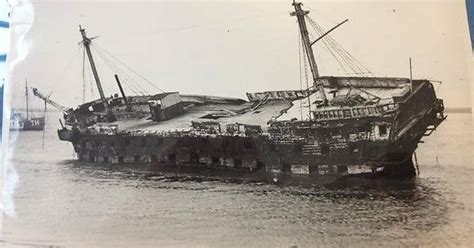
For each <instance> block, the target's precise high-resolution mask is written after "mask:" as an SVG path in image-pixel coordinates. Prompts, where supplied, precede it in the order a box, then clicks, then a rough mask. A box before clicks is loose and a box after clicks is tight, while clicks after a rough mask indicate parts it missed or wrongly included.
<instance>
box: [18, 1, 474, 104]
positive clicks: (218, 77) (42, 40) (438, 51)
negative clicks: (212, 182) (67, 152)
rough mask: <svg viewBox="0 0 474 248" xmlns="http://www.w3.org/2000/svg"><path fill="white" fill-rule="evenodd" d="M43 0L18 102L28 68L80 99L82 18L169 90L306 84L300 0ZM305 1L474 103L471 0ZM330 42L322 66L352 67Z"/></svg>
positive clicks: (33, 78) (391, 65) (395, 69)
mask: <svg viewBox="0 0 474 248" xmlns="http://www.w3.org/2000/svg"><path fill="white" fill-rule="evenodd" d="M33 7H34V18H32V19H34V21H33V25H32V28H31V30H30V31H29V33H28V34H27V35H26V37H25V38H26V41H27V42H28V43H27V44H29V47H30V50H29V53H28V55H27V56H26V58H25V60H24V61H22V62H20V63H19V64H18V66H17V67H16V68H14V70H13V75H12V77H11V80H12V82H13V83H14V84H15V85H16V87H15V90H14V92H13V106H14V107H19V106H20V107H21V106H23V104H24V103H23V98H24V92H23V90H24V81H25V79H26V78H27V79H28V81H29V82H30V85H31V86H35V87H38V88H39V89H40V90H41V91H43V92H45V93H49V92H51V91H53V94H52V99H54V100H56V101H57V102H59V103H62V104H64V105H67V106H70V107H76V106H77V105H78V104H80V103H82V88H83V80H82V50H81V49H82V48H80V47H79V45H78V42H79V41H80V40H81V36H80V33H79V31H78V29H79V28H78V26H79V24H81V25H82V26H83V27H85V28H86V29H87V33H88V35H89V36H91V37H93V36H100V37H98V38H97V39H95V40H94V41H93V44H96V45H98V46H99V48H98V49H100V50H101V51H103V49H105V50H106V51H108V52H110V53H111V54H112V55H113V56H115V57H116V58H118V59H119V60H121V61H123V62H125V63H126V64H127V65H128V66H130V67H131V68H133V69H134V70H135V71H137V72H139V73H140V74H141V75H143V76H145V77H146V78H147V79H149V80H151V81H153V82H154V83H155V84H156V85H157V86H158V87H159V88H162V89H164V90H166V91H179V92H181V93H182V94H209V95H221V96H231V97H241V98H244V99H246V98H245V92H253V91H266V90H283V89H299V88H300V85H299V73H298V70H299V69H298V68H299V64H298V33H297V32H298V30H297V24H296V19H295V17H291V16H289V13H290V12H291V11H292V8H293V7H292V6H291V1H278V2H269V1H266V2H263V1H255V2H254V1H246V2H231V1H225V2H224V1H215V2H203V1H200V2H194V3H193V2H186V1H181V2H151V1H148V2H136V1H133V2H132V1H129V2H127V1H120V2H114V1H107V2H99V1H89V2H84V1H82V2H81V1H77V2H72V1H68V2H46V1H34V2H33ZM303 7H304V8H305V9H308V10H310V12H311V13H310V16H311V17H312V19H314V20H315V21H316V22H318V24H319V25H320V26H323V27H324V28H325V29H326V30H327V29H329V28H331V27H332V26H334V25H335V24H337V23H338V22H340V21H343V20H344V19H346V18H347V19H349V20H350V21H349V22H348V23H346V24H344V25H343V26H341V27H340V28H338V29H337V30H336V31H334V32H333V33H332V37H333V38H335V39H336V40H337V41H338V42H339V43H340V44H342V45H343V46H344V47H345V48H346V50H348V51H349V52H350V53H351V54H352V55H353V56H354V57H356V58H357V59H358V60H359V61H360V62H361V63H362V64H364V65H365V66H366V67H368V68H369V69H370V70H371V72H372V73H373V74H375V75H376V76H381V77H386V76H387V77H389V76H394V77H408V76H409V66H408V58H409V57H412V60H413V69H414V78H426V79H433V80H439V81H442V82H443V83H442V84H441V85H439V84H436V85H435V89H436V90H438V96H439V97H441V98H444V100H445V105H446V106H447V107H465V106H470V103H471V100H470V82H472V78H471V77H472V74H471V70H472V57H471V48H470V40H469V34H468V27H467V19H466V11H465V5H464V1H462V0H450V1H416V2H415V1H402V2H401V1H397V2H395V1H393V2H392V1H384V2H383V3H381V1H304V6H303ZM17 11H19V9H17ZM17 13H18V12H17ZM12 18H13V23H12V25H11V27H12V28H15V27H16V25H18V27H19V26H21V25H23V24H22V23H20V22H19V20H17V19H16V16H15V10H14V12H13V13H12ZM12 41H13V42H15V41H16V38H15V37H14V38H13V40H12ZM12 44H13V43H12ZM321 44H322V43H321ZM321 44H319V46H318V47H317V49H316V53H317V55H316V59H317V63H318V65H319V67H320V73H321V75H327V76H329V75H343V73H341V68H340V67H339V66H338V64H337V63H336V62H335V60H334V59H333V58H332V57H331V56H330V55H329V53H328V52H327V51H326V50H325V49H324V47H323V46H321ZM13 52H15V51H13ZM93 53H94V58H95V60H96V62H97V66H98V67H99V71H100V77H101V80H102V82H103V86H104V91H105V94H106V95H111V94H112V93H116V92H118V89H117V87H116V84H115V81H114V78H113V74H114V73H113V72H112V71H111V70H109V69H107V68H108V67H107V66H106V64H105V63H104V62H103V60H102V58H101V57H100V56H99V55H98V54H97V53H96V52H95V50H94V49H93ZM86 70H87V73H88V74H87V77H86V78H87V87H86V92H87V94H86V97H87V100H91V99H95V98H97V97H98V93H97V89H96V88H95V83H94V82H92V84H93V86H94V89H93V94H94V95H92V92H91V89H90V86H91V82H89V75H90V67H89V65H88V64H86ZM129 74H131V73H129ZM119 75H120V76H123V75H121V74H120V73H119ZM137 81H140V80H137ZM140 84H142V85H143V87H144V88H145V89H146V90H147V91H148V92H150V93H159V91H157V90H156V89H154V88H153V87H150V86H149V85H148V84H146V83H144V82H143V81H140ZM125 90H126V91H127V93H128V94H132V91H131V90H130V89H128V88H127V87H126V89H125ZM33 104H35V106H37V107H40V106H41V104H40V102H39V101H36V103H33Z"/></svg>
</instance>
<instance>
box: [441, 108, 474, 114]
mask: <svg viewBox="0 0 474 248" xmlns="http://www.w3.org/2000/svg"><path fill="white" fill-rule="evenodd" d="M444 112H445V113H465V114H470V113H472V108H446V109H445V110H444Z"/></svg>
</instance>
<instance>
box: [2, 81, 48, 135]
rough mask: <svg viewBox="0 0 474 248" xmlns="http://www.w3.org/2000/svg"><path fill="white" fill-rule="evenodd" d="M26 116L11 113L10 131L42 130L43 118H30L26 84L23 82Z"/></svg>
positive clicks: (14, 112)
mask: <svg viewBox="0 0 474 248" xmlns="http://www.w3.org/2000/svg"><path fill="white" fill-rule="evenodd" d="M25 99H26V115H24V114H23V113H20V112H16V111H13V112H12V114H11V115H10V130H16V131H42V130H44V124H45V118H44V116H39V117H37V116H31V115H30V110H29V104H28V82H25Z"/></svg>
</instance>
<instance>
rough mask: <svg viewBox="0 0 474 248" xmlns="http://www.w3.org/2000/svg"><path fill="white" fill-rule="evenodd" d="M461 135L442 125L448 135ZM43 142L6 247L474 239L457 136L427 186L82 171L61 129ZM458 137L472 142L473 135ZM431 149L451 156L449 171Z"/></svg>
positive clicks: (26, 170)
mask: <svg viewBox="0 0 474 248" xmlns="http://www.w3.org/2000/svg"><path fill="white" fill-rule="evenodd" d="M454 118H455V117H454ZM459 118H462V117H459ZM452 119H453V117H452V116H451V120H452ZM447 123H449V122H447ZM459 123H462V122H459V120H458V122H452V123H451V125H453V126H454V127H455V125H459ZM453 130H456V128H453V127H452V126H451V127H449V126H448V127H447V128H446V130H443V129H441V128H440V130H438V132H439V133H440V135H439V137H443V136H442V134H443V131H444V132H452V131H453ZM41 135H42V134H41V133H35V132H24V133H21V134H20V135H19V136H18V142H17V144H16V147H15V151H16V152H15V154H14V160H13V162H14V165H15V168H16V170H17V171H18V174H19V176H20V183H19V186H18V189H17V191H16V192H15V195H14V202H15V206H16V209H15V210H16V213H17V216H16V217H8V216H5V217H4V223H3V241H4V242H5V243H6V244H14V245H15V244H16V245H19V244H23V245H27V246H33V245H58V246H81V247H84V246H105V245H110V246H118V245H122V246H124V245H125V246H127V245H128V246H135V247H136V246H154V247H156V246H193V247H194V246H205V247H209V246H210V247H222V246H233V247H248V246H250V247H255V246H263V247H291V246H298V247H314V246H324V247H326V246H350V247H354V246H355V247H367V246H384V247H385V246H396V247H399V246H430V247H431V246H438V247H440V246H455V245H456V246H462V245H465V246H467V245H469V244H470V243H471V241H472V237H471V233H473V232H474V229H473V226H474V224H473V223H474V220H473V213H474V210H473V209H472V207H471V206H472V205H473V198H472V193H471V192H472V189H473V186H474V184H473V182H472V175H473V170H472V169H471V168H472V164H471V161H472V160H471V158H470V157H469V156H466V155H465V154H462V153H459V152H458V153H456V154H453V155H451V154H450V153H452V152H453V151H454V150H455V149H453V148H452V145H450V143H449V139H451V138H452V136H453V135H456V133H455V134H451V133H450V135H449V137H446V138H445V139H442V138H440V140H439V141H431V142H426V144H427V146H426V148H424V147H420V150H419V153H418V155H419V156H418V157H419V158H420V169H421V172H422V174H421V176H420V177H419V178H416V179H412V180H404V181H396V180H392V181H391V180H367V179H365V180H362V179H351V180H347V181H342V182H339V183H337V184H331V185H329V186H305V187H302V186H292V185H274V184H265V183H252V182H244V183H235V182H233V181H231V180H211V179H209V178H205V177H202V178H196V177H190V176H176V175H174V174H172V173H159V174H158V173H156V172H153V173H150V169H149V168H148V167H147V166H141V167H139V166H133V167H131V166H128V167H127V166H109V165H104V166H100V165H91V164H81V163H79V162H77V161H76V160H74V156H73V152H72V147H70V146H69V145H67V143H61V142H58V141H57V137H56V134H55V129H54V127H50V129H48V130H47V133H46V138H47V139H46V141H47V142H46V143H47V144H48V145H47V146H46V147H45V149H44V150H42V149H41V138H40V137H41ZM457 135H458V136H456V137H458V139H459V142H463V140H462V138H463V136H464V134H462V133H458V134H457ZM459 142H458V143H459ZM465 142H468V141H465ZM429 145H432V146H437V147H439V148H437V149H439V150H440V152H441V153H440V154H441V155H445V156H444V157H443V156H441V159H440V160H441V161H442V163H441V165H440V166H438V165H436V163H435V162H433V161H434V158H435V157H436V156H435V155H433V154H432V152H433V151H436V150H437V149H433V147H429ZM423 149H425V150H423ZM18 154H21V156H18ZM446 154H449V156H447V155H446ZM423 158H425V160H423ZM426 159H432V160H433V161H431V160H429V161H428V160H426Z"/></svg>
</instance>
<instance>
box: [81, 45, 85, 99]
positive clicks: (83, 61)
mask: <svg viewBox="0 0 474 248" xmlns="http://www.w3.org/2000/svg"><path fill="white" fill-rule="evenodd" d="M85 63H86V50H85V49H83V50H82V103H85V102H86V77H85V74H86V71H85Z"/></svg>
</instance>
